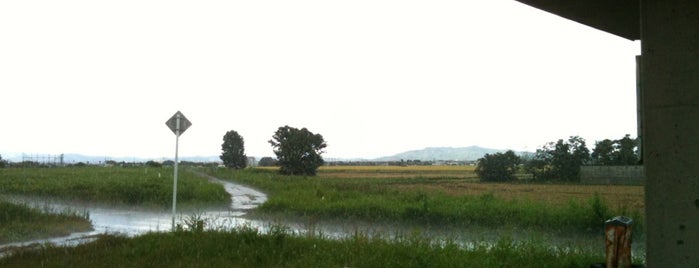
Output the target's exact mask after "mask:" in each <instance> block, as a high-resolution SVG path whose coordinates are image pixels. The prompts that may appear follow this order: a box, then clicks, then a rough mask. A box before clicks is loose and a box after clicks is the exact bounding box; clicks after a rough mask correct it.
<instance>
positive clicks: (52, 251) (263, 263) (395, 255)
mask: <svg viewBox="0 0 699 268" xmlns="http://www.w3.org/2000/svg"><path fill="white" fill-rule="evenodd" d="M602 260H603V256H602V253H601V252H589V251H581V250H567V249H555V248H551V247H549V246H546V245H545V244H544V243H541V242H533V241H530V242H512V241H511V240H508V239H502V240H500V241H498V242H496V243H476V244H474V245H473V246H471V247H463V246H461V245H458V244H457V243H454V242H450V241H442V242H437V241H431V240H429V239H426V238H423V237H421V236H419V235H407V236H397V237H395V238H381V237H369V236H366V235H363V234H355V235H353V236H350V237H347V238H344V239H338V240H333V239H325V238H323V237H321V236H296V235H290V234H289V233H288V232H287V231H286V229H285V228H284V227H276V228H272V230H271V231H270V233H269V234H261V233H259V232H258V231H257V230H256V229H253V228H238V229H234V230H231V231H204V232H174V233H150V234H146V235H142V236H139V237H135V238H125V237H119V236H111V235H105V236H102V237H100V238H99V239H98V240H97V241H95V242H92V243H89V244H85V245H80V246H77V247H54V246H47V247H43V248H40V249H38V250H21V249H20V250H17V251H16V252H14V253H13V255H12V256H10V257H8V258H4V259H0V266H2V267H40V266H41V267H587V266H589V265H590V264H591V263H595V262H600V261H602Z"/></svg>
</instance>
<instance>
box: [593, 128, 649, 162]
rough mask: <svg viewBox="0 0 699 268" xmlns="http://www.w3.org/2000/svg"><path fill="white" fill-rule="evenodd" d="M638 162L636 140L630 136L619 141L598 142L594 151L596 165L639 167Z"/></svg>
mask: <svg viewBox="0 0 699 268" xmlns="http://www.w3.org/2000/svg"><path fill="white" fill-rule="evenodd" d="M638 162H639V157H638V145H637V143H636V139H632V138H631V137H630V136H629V135H628V134H627V135H625V136H624V137H623V138H621V139H618V140H613V141H612V140H609V139H605V140H603V141H598V142H596V143H595V148H594V150H592V163H593V164H596V165H637V164H638Z"/></svg>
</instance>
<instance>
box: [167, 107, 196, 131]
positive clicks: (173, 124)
mask: <svg viewBox="0 0 699 268" xmlns="http://www.w3.org/2000/svg"><path fill="white" fill-rule="evenodd" d="M178 121H179V122H178ZM178 123H179V124H178ZM165 125H167V127H169V128H170V130H172V133H175V135H178V136H179V135H181V134H182V133H184V131H185V130H187V129H188V128H189V127H190V126H192V122H189V120H187V117H184V114H182V112H180V111H177V112H176V113H175V114H174V115H172V117H170V119H168V120H167V122H165ZM178 130H179V132H178Z"/></svg>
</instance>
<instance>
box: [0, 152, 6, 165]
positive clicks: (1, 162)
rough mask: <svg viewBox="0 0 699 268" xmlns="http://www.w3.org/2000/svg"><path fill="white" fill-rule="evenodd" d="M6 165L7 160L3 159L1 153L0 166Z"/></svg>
mask: <svg viewBox="0 0 699 268" xmlns="http://www.w3.org/2000/svg"><path fill="white" fill-rule="evenodd" d="M5 166H7V161H5V160H4V159H2V155H0V168H4V167H5Z"/></svg>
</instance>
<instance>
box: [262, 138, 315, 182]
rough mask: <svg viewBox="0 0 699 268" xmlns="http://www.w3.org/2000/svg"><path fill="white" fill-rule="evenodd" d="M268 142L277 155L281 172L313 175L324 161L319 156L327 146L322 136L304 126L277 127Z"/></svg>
mask: <svg viewBox="0 0 699 268" xmlns="http://www.w3.org/2000/svg"><path fill="white" fill-rule="evenodd" d="M269 143H270V144H271V145H272V148H273V150H274V154H276V155H277V163H278V165H279V166H280V169H279V172H280V173H281V174H286V175H310V176H313V175H315V174H316V170H317V169H318V167H320V166H322V165H323V163H324V161H323V157H321V156H320V155H321V154H322V153H323V149H325V147H326V146H327V144H326V143H325V140H323V136H321V135H320V134H313V133H312V132H310V131H308V129H306V128H302V129H297V128H293V127H289V126H283V127H279V129H277V131H276V132H275V133H274V136H272V139H271V140H269Z"/></svg>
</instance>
